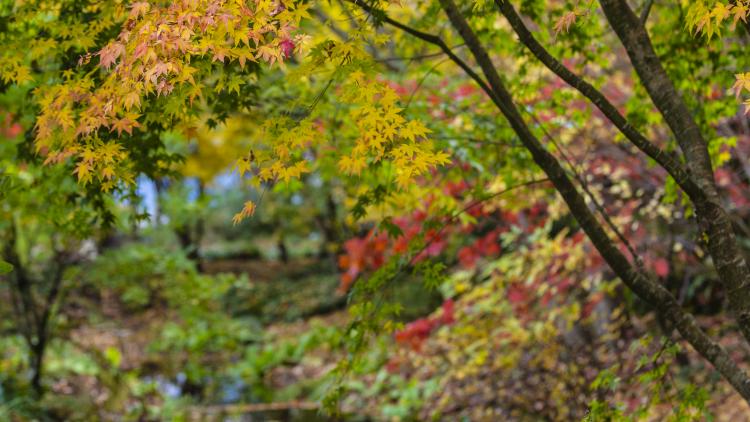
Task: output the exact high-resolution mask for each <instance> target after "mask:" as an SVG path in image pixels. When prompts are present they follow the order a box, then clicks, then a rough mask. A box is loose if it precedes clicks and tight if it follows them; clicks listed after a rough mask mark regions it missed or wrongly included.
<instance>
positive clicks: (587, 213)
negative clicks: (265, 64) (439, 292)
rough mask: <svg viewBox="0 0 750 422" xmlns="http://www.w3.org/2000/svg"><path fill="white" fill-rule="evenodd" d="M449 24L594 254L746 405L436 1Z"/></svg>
mask: <svg viewBox="0 0 750 422" xmlns="http://www.w3.org/2000/svg"><path fill="white" fill-rule="evenodd" d="M440 4H441V5H442V7H443V9H444V10H445V12H446V14H447V15H448V18H449V19H450V21H451V24H452V25H453V27H454V28H455V29H456V31H457V32H458V33H459V34H460V35H461V37H462V38H463V39H464V41H465V42H466V45H467V46H468V47H469V49H470V50H471V52H472V54H473V56H474V58H475V59H476V61H477V63H479V65H480V67H481V69H482V72H483V73H484V75H485V77H486V78H487V83H488V84H489V87H490V90H491V91H490V92H489V93H488V94H489V95H490V97H491V98H492V100H493V102H494V103H495V104H496V105H497V107H498V109H500V111H501V112H502V114H503V115H504V116H505V117H506V119H507V120H508V122H509V123H510V125H511V127H512V128H513V129H514V131H515V132H516V134H517V135H518V136H519V138H520V139H521V142H522V143H523V144H524V146H525V147H526V148H527V149H528V150H529V152H530V153H531V154H532V157H533V159H534V161H535V162H536V163H537V165H539V167H540V168H541V169H542V170H543V171H544V172H545V173H546V174H547V177H548V178H549V179H550V181H552V183H553V185H554V186H555V188H556V189H557V191H558V192H559V193H560V195H561V196H562V197H563V199H564V200H565V202H566V204H567V205H568V208H569V209H570V211H571V213H572V214H573V216H574V217H575V218H576V220H577V221H578V224H579V225H580V226H581V228H582V229H583V230H584V232H585V233H586V235H587V236H588V237H589V239H590V240H591V242H592V243H593V244H594V246H595V247H596V249H597V250H598V251H599V253H600V254H601V255H602V257H603V258H604V260H605V261H606V262H607V264H608V265H609V266H610V268H612V270H613V271H614V272H615V273H616V274H617V275H618V277H619V278H620V279H621V280H622V281H623V282H624V283H625V284H626V285H627V286H628V287H629V288H630V289H631V290H633V291H634V292H635V293H636V294H637V295H638V296H639V297H641V298H642V299H643V300H644V301H646V302H647V303H648V304H649V305H651V306H652V307H654V309H656V310H657V312H660V313H661V314H662V315H664V316H665V317H666V318H667V319H669V320H670V321H672V322H673V323H674V325H675V327H676V328H677V330H678V331H679V332H680V334H681V335H682V337H683V338H685V339H686V340H687V341H688V342H689V343H690V344H691V345H692V346H693V347H694V348H695V349H696V350H697V351H698V352H699V353H700V354H701V355H702V356H703V357H705V358H706V359H707V360H708V361H709V362H711V363H712V364H713V365H714V367H715V368H716V369H717V370H718V371H719V372H720V373H721V374H722V375H723V376H724V377H725V378H726V379H727V381H729V383H730V384H731V385H732V386H733V387H734V388H735V390H736V391H737V392H738V393H739V394H740V395H741V396H742V397H743V398H744V399H745V400H746V401H748V402H749V403H750V378H748V376H747V374H746V373H745V372H744V371H743V370H742V369H740V367H739V366H737V364H736V362H734V361H733V360H732V359H731V357H730V356H729V354H728V353H727V352H726V350H724V348H723V347H721V346H720V345H719V344H718V343H716V342H714V341H713V340H712V339H711V338H710V337H709V336H708V335H706V333H705V332H703V330H702V329H701V328H700V327H699V326H698V323H697V322H696V320H695V318H694V317H693V316H692V315H691V314H689V313H687V312H685V311H684V310H683V309H682V307H681V306H680V305H679V304H678V302H677V300H676V299H675V298H674V296H672V294H670V293H669V292H668V291H667V290H666V289H664V287H662V286H661V285H660V284H659V283H657V282H655V281H654V280H653V279H651V278H649V277H648V275H646V274H644V273H641V272H640V271H639V270H637V269H636V268H635V267H633V265H631V264H630V262H628V260H627V258H626V257H625V256H624V255H623V254H622V252H620V250H619V248H618V247H617V246H616V245H615V244H614V242H613V241H612V240H611V239H610V238H609V236H608V235H607V232H606V231H605V230H604V228H603V227H602V225H601V224H600V223H599V222H598V221H597V219H596V217H595V215H594V214H593V213H592V212H591V210H590V209H589V208H588V206H587V204H586V201H585V200H584V198H583V196H582V195H581V194H580V193H579V192H578V190H577V189H576V187H575V186H574V185H573V183H572V182H571V180H570V179H569V178H568V176H567V174H566V173H565V170H564V169H563V168H562V166H561V165H560V163H559V162H558V161H557V159H556V158H555V157H554V156H553V155H552V154H551V153H549V151H547V150H546V149H545V148H544V146H543V145H542V144H541V143H540V142H539V140H538V139H537V138H536V137H535V136H534V134H533V133H532V132H531V131H530V130H529V128H528V126H527V125H526V123H525V122H524V121H523V119H522V118H521V115H520V113H519V112H518V109H517V108H516V106H515V104H514V102H513V99H512V97H511V95H510V93H509V92H508V91H507V89H506V88H505V86H504V84H503V83H502V80H501V79H500V76H499V74H498V73H497V71H496V70H495V67H494V64H493V63H492V61H491V60H490V58H489V55H488V54H487V51H486V50H485V49H484V48H483V47H482V45H481V43H480V42H479V39H478V38H477V37H476V35H475V34H474V32H473V31H472V30H471V28H470V27H469V25H468V23H467V22H466V21H465V19H464V18H463V16H462V15H461V13H460V12H459V11H458V8H457V7H456V5H455V4H454V3H453V1H452V0H440Z"/></svg>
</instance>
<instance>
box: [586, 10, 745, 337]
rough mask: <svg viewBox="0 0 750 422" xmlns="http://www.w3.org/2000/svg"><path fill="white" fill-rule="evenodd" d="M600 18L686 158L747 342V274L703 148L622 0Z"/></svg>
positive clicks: (705, 227) (713, 254)
mask: <svg viewBox="0 0 750 422" xmlns="http://www.w3.org/2000/svg"><path fill="white" fill-rule="evenodd" d="M599 4H601V6H602V9H603V10H604V15H605V16H606V17H607V20H608V21H609V24H610V26H611V27H612V29H614V31H615V33H616V34H617V36H618V38H619V39H620V42H622V45H623V46H624V47H625V50H626V52H627V54H628V57H630V61H631V63H632V64H633V67H634V68H635V71H636V73H637V74H638V77H639V78H640V80H641V83H642V84H643V86H644V87H645V88H646V91H647V92H648V94H649V96H650V97H651V100H652V101H653V103H654V105H655V106H656V108H657V109H658V110H659V112H660V113H661V115H662V117H663V118H664V120H665V121H666V122H667V125H669V127H670V129H671V130H672V132H673V133H674V135H675V138H676V139H677V143H678V144H679V145H680V149H682V152H683V153H684V154H685V161H686V162H687V166H688V171H689V172H690V174H691V176H692V177H693V178H694V180H695V182H696V183H697V184H698V185H699V186H700V188H701V190H702V191H703V192H704V193H705V198H691V199H693V203H694V204H695V210H696V215H697V216H698V219H699V223H700V226H701V230H702V231H703V232H704V233H705V234H706V235H707V237H708V251H709V253H710V255H711V258H712V259H713V261H714V265H715V267H716V270H717V272H718V274H719V278H720V280H721V282H722V284H723V287H724V290H725V292H726V294H727V297H728V298H729V307H730V310H731V311H732V313H733V314H734V317H735V319H736V321H737V323H738V325H739V328H740V330H741V331H742V334H743V335H744V337H745V340H747V341H750V270H748V267H747V262H746V261H745V257H744V254H743V252H742V250H741V249H740V246H739V244H738V242H737V239H736V237H735V233H734V228H733V227H732V222H731V218H730V217H729V214H728V213H727V211H726V210H725V209H724V208H723V207H722V205H721V198H720V196H719V193H718V190H717V188H716V182H715V180H714V172H713V168H712V166H711V158H710V156H709V154H708V148H707V145H708V143H707V142H706V140H705V139H704V138H703V135H702V134H701V131H700V128H699V127H698V124H697V123H696V122H695V120H694V119H693V116H692V114H691V113H690V110H689V109H688V107H687V105H686V104H685V102H684V101H683V99H682V97H681V95H680V93H679V92H678V91H677V88H675V86H674V84H673V83H672V80H671V79H670V78H669V76H668V75H667V73H666V71H665V70H664V68H663V67H662V65H661V60H660V59H659V57H658V56H657V55H656V52H655V51H654V48H653V45H652V44H651V38H650V37H649V35H648V32H646V28H644V26H643V25H642V24H641V22H640V21H639V20H638V16H636V15H635V13H634V12H633V10H631V9H630V6H628V4H627V2H626V1H625V0H599Z"/></svg>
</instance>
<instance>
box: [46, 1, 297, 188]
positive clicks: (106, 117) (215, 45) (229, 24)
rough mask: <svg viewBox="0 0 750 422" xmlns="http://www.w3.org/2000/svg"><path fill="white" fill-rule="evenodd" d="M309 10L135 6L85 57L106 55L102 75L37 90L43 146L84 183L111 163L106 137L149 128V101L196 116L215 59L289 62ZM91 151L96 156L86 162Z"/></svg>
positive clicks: (216, 4) (288, 5)
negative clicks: (73, 166) (193, 108)
mask: <svg viewBox="0 0 750 422" xmlns="http://www.w3.org/2000/svg"><path fill="white" fill-rule="evenodd" d="M308 7H309V6H307V5H305V4H302V3H297V4H295V3H293V2H285V1H280V0H279V1H270V0H257V1H253V2H249V3H246V2H244V1H238V0H233V1H223V0H211V1H207V0H200V1H187V0H183V1H176V2H168V3H165V4H161V3H156V2H154V3H149V2H136V3H134V4H132V5H131V8H130V12H129V14H128V16H127V20H126V22H125V24H124V25H123V29H122V31H121V32H120V34H119V36H118V37H117V38H116V39H115V40H113V41H111V42H109V43H108V44H107V45H105V46H104V47H103V48H102V49H101V50H99V51H98V52H96V53H95V54H88V55H84V56H82V57H81V60H80V61H79V65H81V66H83V65H86V64H87V63H88V62H89V61H90V60H91V59H92V58H94V57H98V59H99V67H100V68H101V69H102V78H103V79H102V80H97V79H95V78H94V75H93V73H92V72H90V73H88V74H85V75H69V78H68V79H67V80H66V81H64V82H62V83H60V84H57V85H53V86H51V87H46V88H45V89H40V90H39V92H38V93H37V96H38V97H39V104H40V108H41V113H40V115H39V116H38V119H37V123H36V138H35V143H36V148H37V150H38V151H39V152H42V153H45V154H48V156H49V157H50V158H48V161H50V162H58V161H61V160H62V159H64V158H67V157H74V158H75V159H77V160H78V165H77V169H78V170H77V173H78V175H79V180H81V181H82V182H87V181H89V180H90V178H88V177H82V176H81V174H84V175H88V174H100V173H101V170H102V169H103V168H104V165H103V164H101V163H99V161H101V160H102V156H103V152H102V151H99V150H98V149H97V146H98V145H100V144H107V143H108V142H102V139H103V138H106V137H107V136H105V135H106V134H108V133H116V134H117V137H118V138H119V137H121V136H122V135H124V134H127V135H133V131H134V130H135V129H137V128H139V127H141V126H142V120H143V118H142V115H141V111H142V110H143V109H144V107H145V103H146V102H148V101H150V100H152V99H154V98H158V97H161V96H167V95H173V96H175V98H174V99H172V100H171V101H173V102H174V103H175V105H173V107H172V108H173V109H174V110H175V111H173V112H172V114H176V115H179V116H180V117H182V118H183V119H185V120H188V119H189V115H188V112H187V110H188V107H189V106H190V105H191V104H192V103H193V101H194V100H196V99H197V98H200V97H201V96H202V93H203V91H204V90H205V89H206V84H205V83H204V82H203V80H202V78H204V77H206V76H208V75H210V74H211V73H212V71H213V66H212V64H218V65H223V64H224V63H228V62H231V61H234V62H237V63H239V65H240V67H241V68H244V67H245V65H246V63H247V62H248V61H252V62H265V63H266V64H268V65H274V64H283V62H284V60H286V59H287V58H289V57H290V56H291V54H292V52H293V50H294V49H295V48H296V49H299V48H300V46H301V45H302V44H303V43H304V42H303V41H304V39H305V38H304V35H303V34H300V33H297V32H298V25H299V23H300V21H301V20H302V19H303V18H308V17H309V14H308V13H307V8H308ZM230 89H231V88H230ZM86 148H88V150H91V151H93V156H90V157H87V159H83V157H82V156H81V154H82V152H83V150H85V149H86ZM121 158H122V157H121ZM119 170H123V169H119ZM118 176H121V175H120V174H118Z"/></svg>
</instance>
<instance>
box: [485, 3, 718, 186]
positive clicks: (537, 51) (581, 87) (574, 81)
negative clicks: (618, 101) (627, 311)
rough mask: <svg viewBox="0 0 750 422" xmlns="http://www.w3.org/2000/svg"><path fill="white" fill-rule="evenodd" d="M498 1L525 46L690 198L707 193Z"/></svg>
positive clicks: (498, 5) (512, 10) (510, 8)
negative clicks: (588, 102)
mask: <svg viewBox="0 0 750 422" xmlns="http://www.w3.org/2000/svg"><path fill="white" fill-rule="evenodd" d="M495 4H496V5H497V7H498V9H500V13H502V14H503V16H505V18H506V19H507V20H508V22H509V23H510V26H511V27H512V28H513V30H514V31H515V33H516V35H517V36H518V39H519V40H520V41H521V43H523V44H524V45H525V46H526V48H527V49H528V50H529V51H530V52H531V53H532V54H533V55H534V57H536V58H537V59H538V60H539V61H540V62H542V63H543V64H544V65H545V66H546V67H547V68H548V69H549V70H551V71H552V72H553V73H554V74H555V75H557V76H558V77H560V79H562V80H564V81H565V82H566V83H568V85H570V86H571V87H573V88H575V89H576V90H577V91H578V92H580V93H581V94H582V95H583V96H584V97H586V98H588V99H589V101H591V102H592V103H593V104H594V105H595V106H596V107H597V108H598V109H599V111H601V112H602V114H604V116H605V117H607V119H609V121H610V122H612V124H614V125H615V127H617V129H619V130H620V132H622V134H623V135H625V137H626V138H627V139H628V140H629V141H630V142H631V143H632V144H633V145H635V146H636V147H638V149H640V150H641V151H643V152H644V153H645V154H646V155H648V156H649V157H651V158H652V159H654V161H656V162H657V163H659V165H661V166H662V167H663V168H664V169H665V170H666V171H667V173H669V175H670V176H672V178H674V180H675V182H677V184H678V185H679V186H680V187H681V188H682V190H684V191H685V193H687V194H688V196H690V197H691V198H693V197H696V198H700V197H703V196H705V195H704V194H703V192H702V191H701V189H700V188H699V187H698V185H696V184H695V182H693V180H692V179H691V178H690V176H689V174H688V172H687V170H686V169H685V168H684V167H683V166H682V164H680V162H679V161H677V160H676V159H675V158H674V157H672V156H671V155H669V154H667V153H666V152H664V151H663V150H662V149H661V148H659V147H658V146H656V145H655V144H653V143H652V142H651V141H649V140H648V139H646V137H645V136H643V135H642V134H641V133H640V132H639V131H638V130H637V129H636V128H635V127H633V125H631V124H630V123H629V122H628V121H627V119H626V118H625V116H623V115H622V114H621V113H620V112H619V111H618V110H617V108H616V107H615V106H614V105H613V104H612V103H610V102H609V100H607V98H606V97H605V96H604V94H602V93H601V91H599V90H597V89H596V88H594V86H593V85H591V84H590V83H588V82H586V81H585V80H584V79H583V78H581V77H580V76H578V75H576V74H574V73H573V72H571V71H570V70H569V69H568V68H567V67H565V66H564V65H563V64H562V63H560V62H559V61H558V60H557V59H555V58H554V57H553V56H552V55H551V54H550V53H549V52H548V51H547V50H546V49H545V48H544V47H543V46H542V45H541V44H540V43H539V42H538V41H537V40H536V38H534V35H533V34H532V33H531V31H529V29H528V28H527V27H526V25H525V24H524V23H523V20H522V19H521V17H520V16H519V15H518V13H517V12H516V10H515V8H513V5H512V4H511V3H510V1H508V0H495Z"/></svg>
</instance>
